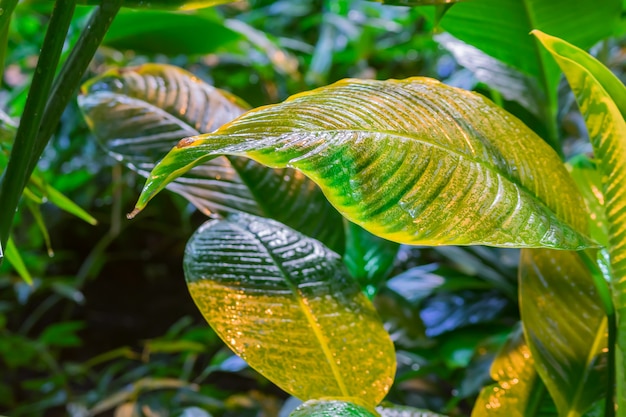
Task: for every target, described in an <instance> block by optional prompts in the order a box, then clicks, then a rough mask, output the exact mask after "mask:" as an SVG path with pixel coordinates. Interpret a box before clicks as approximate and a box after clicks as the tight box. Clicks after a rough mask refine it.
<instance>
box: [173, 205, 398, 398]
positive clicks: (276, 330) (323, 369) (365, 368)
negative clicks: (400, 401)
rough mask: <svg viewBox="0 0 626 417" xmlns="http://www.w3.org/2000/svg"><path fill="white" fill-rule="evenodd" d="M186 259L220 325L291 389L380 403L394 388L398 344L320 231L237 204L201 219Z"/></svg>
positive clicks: (198, 296)
mask: <svg viewBox="0 0 626 417" xmlns="http://www.w3.org/2000/svg"><path fill="white" fill-rule="evenodd" d="M184 266H185V276H186V277H187V281H188V285H189V291H190V292H191V295H192V297H193V299H194V301H195V302H196V305H197V306H198V308H199V309H200V311H201V312H202V314H203V315H204V317H205V318H206V319H207V321H208V322H209V323H210V324H211V326H212V327H213V328H214V329H215V331H216V333H217V334H218V335H220V337H221V338H222V339H223V340H224V341H225V342H226V343H227V344H228V345H229V346H230V347H231V349H233V350H234V351H235V352H236V353H237V354H238V355H240V356H241V357H242V358H244V359H245V360H246V361H247V362H248V363H249V364H250V366H252V367H253V368H255V369H256V370H258V371H259V372H261V373H262V374H263V375H264V376H266V377H267V378H268V379H270V380H271V381H273V382H274V383H275V384H277V385H278V386H279V387H281V388H283V389H284V390H285V391H287V392H288V393H290V394H292V395H294V396H296V397H298V398H300V399H302V400H309V399H316V398H343V399H349V398H357V399H359V400H360V402H361V403H364V404H367V405H369V406H371V407H374V406H376V405H377V404H378V403H379V402H380V401H381V400H382V399H383V397H384V396H385V394H386V393H387V391H388V390H389V388H390V386H391V383H392V381H393V376H394V372H395V354H394V348H393V344H392V343H391V340H390V339H389V336H388V334H387V333H386V331H385V329H384V327H383V325H382V322H381V321H380V319H379V317H378V315H377V314H376V311H375V310H374V307H373V306H372V304H371V303H370V301H369V300H368V299H367V297H366V296H365V294H364V293H363V292H361V289H360V287H359V285H358V284H357V283H356V282H355V281H353V280H352V278H351V277H350V276H349V275H348V272H347V270H346V269H345V266H344V265H343V263H342V261H341V258H340V257H339V256H338V255H337V254H335V253H334V252H332V251H330V250H329V249H327V248H326V247H324V246H323V245H322V244H321V243H319V242H318V241H316V240H314V239H311V238H308V237H305V236H304V235H302V234H300V233H298V232H296V231H294V230H292V229H289V228H287V227H285V226H284V225H282V224H280V223H277V222H275V221H273V220H269V219H263V218H259V217H254V216H250V215H247V214H243V213H242V214H234V215H232V216H231V217H229V219H228V220H224V221H217V220H211V221H209V222H207V223H205V224H204V225H203V226H202V227H200V229H198V231H197V232H196V233H195V234H194V235H193V237H192V238H191V239H190V241H189V243H188V245H187V249H186V251H185V260H184Z"/></svg>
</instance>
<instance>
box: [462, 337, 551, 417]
mask: <svg viewBox="0 0 626 417" xmlns="http://www.w3.org/2000/svg"><path fill="white" fill-rule="evenodd" d="M491 377H492V378H493V379H494V380H495V381H496V383H495V384H494V385H490V386H488V387H485V388H483V390H482V391H481V393H480V395H479V396H478V399H477V400H476V403H475V405H474V409H473V410H472V417H556V416H557V415H558V414H557V411H556V409H555V407H554V403H552V400H551V399H550V396H549V394H548V392H547V390H546V388H545V386H544V385H543V382H541V378H540V377H539V375H538V374H537V371H536V370H535V366H534V360H533V358H532V356H531V353H530V349H529V348H528V346H527V345H526V343H525V342H524V337H523V334H522V332H521V330H520V331H516V332H514V333H513V334H512V336H511V338H510V339H509V340H508V341H507V343H506V345H505V346H504V347H503V348H502V351H501V352H500V353H499V354H498V356H497V357H496V359H495V360H494V362H493V365H492V366H491Z"/></svg>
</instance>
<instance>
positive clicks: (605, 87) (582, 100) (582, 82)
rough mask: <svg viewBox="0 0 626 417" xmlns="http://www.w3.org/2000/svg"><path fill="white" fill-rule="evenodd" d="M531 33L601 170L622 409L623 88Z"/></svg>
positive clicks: (589, 60)
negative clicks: (566, 91) (571, 99)
mask: <svg viewBox="0 0 626 417" xmlns="http://www.w3.org/2000/svg"><path fill="white" fill-rule="evenodd" d="M533 34H534V35H535V36H536V37H537V38H538V39H539V40H540V41H541V42H542V43H543V45H544V46H545V47H546V48H547V49H548V51H550V53H551V54H552V56H553V57H554V58H555V59H556V61H557V63H558V64H559V65H560V66H561V68H562V69H563V72H564V73H565V76H566V78H567V80H568V82H569V84H570V86H571V87H572V90H573V91H574V95H575V96H576V100H577V101H578V105H579V107H580V111H581V113H582V115H583V117H584V118H585V124H586V125H587V130H588V131H589V139H590V140H591V144H592V146H593V150H594V154H595V157H596V158H597V161H598V162H597V163H598V169H599V171H600V173H601V175H602V185H603V190H602V192H603V195H604V210H605V213H606V218H607V222H608V230H609V239H608V240H609V246H608V250H609V255H610V259H611V270H612V274H611V275H612V283H611V284H612V289H613V298H614V304H615V309H616V312H617V320H618V324H617V325H618V334H617V345H618V348H619V351H620V352H619V354H618V355H617V358H618V360H617V364H616V367H617V375H618V376H617V382H618V385H617V398H618V400H617V403H618V409H620V410H626V372H625V370H624V369H625V367H624V364H626V187H625V186H624V184H626V122H625V121H624V117H625V115H626V87H624V85H623V84H622V83H621V82H620V81H619V79H618V78H617V77H616V76H615V75H614V74H613V73H612V72H611V71H610V70H609V69H608V68H606V67H605V66H603V65H602V64H601V63H600V62H599V61H597V60H596V59H595V58H593V57H592V56H591V55H589V54H587V53H586V52H584V51H582V50H580V49H578V48H576V47H575V46H572V45H570V44H568V43H567V42H565V41H562V40H560V39H558V38H555V37H553V36H550V35H546V34H545V33H542V32H540V31H534V32H533ZM621 412H624V411H621ZM623 415H626V414H623Z"/></svg>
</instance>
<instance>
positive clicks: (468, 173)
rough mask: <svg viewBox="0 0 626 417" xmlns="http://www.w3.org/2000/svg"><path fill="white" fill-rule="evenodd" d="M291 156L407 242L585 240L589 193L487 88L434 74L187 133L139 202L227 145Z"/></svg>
mask: <svg viewBox="0 0 626 417" xmlns="http://www.w3.org/2000/svg"><path fill="white" fill-rule="evenodd" d="M223 154H230V155H241V156H247V157H249V158H252V159H254V160H256V161H258V162H261V163H263V164H265V165H268V166H272V167H286V166H290V167H294V168H296V169H298V170H299V171H301V172H303V173H304V174H305V175H306V176H308V177H309V178H311V179H312V180H313V181H315V182H316V183H317V184H318V185H319V186H320V187H321V189H322V191H323V192H324V194H325V195H326V197H327V198H328V200H329V201H330V202H331V203H332V204H333V205H334V206H335V207H336V208H337V209H338V210H339V211H340V212H341V213H342V214H343V215H344V216H345V217H346V218H347V219H348V220H350V221H352V222H354V223H356V224H358V225H360V226H362V227H363V228H365V229H366V230H368V231H370V232H371V233H373V234H375V235H378V236H380V237H383V238H385V239H388V240H391V241H395V242H399V243H407V244H427V245H453V244H455V245H469V244H485V245H493V246H505V247H514V246H519V247H554V248H562V249H577V248H583V247H586V246H587V245H589V244H590V243H589V242H588V240H587V239H586V238H585V237H583V236H581V235H580V234H579V233H578V232H577V231H575V229H574V228H573V227H572V226H571V225H568V224H567V222H566V221H565V219H568V218H572V217H575V212H576V211H577V210H580V207H581V205H582V201H581V199H580V195H579V193H578V192H577V190H576V188H575V185H574V184H573V182H572V181H571V179H570V178H569V176H568V174H567V172H566V171H565V169H564V168H563V167H562V165H561V163H560V162H559V158H558V156H557V155H556V154H555V153H554V152H553V151H552V150H551V149H550V148H549V146H548V145H546V144H545V142H543V141H542V140H541V139H540V138H539V137H537V136H536V135H535V134H534V133H533V132H532V131H531V130H530V129H528V128H527V127H526V126H524V125H523V124H522V123H521V122H520V121H519V120H517V119H515V118H514V117H513V116H511V115H509V114H508V113H506V112H505V111H503V110H501V109H500V108H498V107H497V106H496V105H494V104H493V103H491V102H489V101H488V100H487V99H485V98H484V97H482V96H479V95H477V94H474V93H470V92H467V91H464V90H460V89H456V88H453V87H449V86H446V85H444V84H441V83H439V82H437V81H435V80H431V79H428V78H411V79H407V80H390V81H365V80H344V81H340V82H338V83H336V84H333V85H331V86H328V87H323V88H320V89H317V90H314V91H311V92H308V93H302V94H298V95H296V96H293V97H292V98H290V99H288V100H287V101H285V102H283V103H281V104H277V105H272V106H266V107H262V108H260V109H257V110H253V111H250V112H248V113H246V114H245V115H243V116H242V117H240V118H238V119H237V120H236V121H234V122H233V123H230V124H228V125H226V126H224V127H223V128H222V129H220V130H218V131H217V132H215V133H213V134H209V135H204V136H198V137H193V138H187V139H185V140H183V141H181V142H180V143H179V144H178V145H177V147H176V148H174V149H173V150H172V151H170V153H169V154H168V155H167V156H166V157H165V158H164V159H163V160H162V161H161V162H160V163H159V165H157V167H156V168H155V169H154V170H153V172H152V174H151V177H150V178H149V179H148V182H147V183H146V186H145V187H144V191H143V193H142V195H141V197H140V199H139V202H138V204H137V209H136V211H135V213H136V212H137V211H138V210H140V209H141V208H143V207H144V206H145V204H146V203H147V201H148V200H149V199H150V198H151V197H152V196H153V195H154V194H156V193H157V192H158V191H159V190H160V189H162V188H163V187H164V186H165V185H166V184H167V183H168V182H170V181H172V180H174V179H175V178H177V177H178V176H180V175H181V174H182V173H184V172H185V171H187V170H188V169H190V168H192V167H193V166H194V165H197V164H199V163H202V162H204V161H206V160H210V159H212V158H214V157H215V156H218V155H223Z"/></svg>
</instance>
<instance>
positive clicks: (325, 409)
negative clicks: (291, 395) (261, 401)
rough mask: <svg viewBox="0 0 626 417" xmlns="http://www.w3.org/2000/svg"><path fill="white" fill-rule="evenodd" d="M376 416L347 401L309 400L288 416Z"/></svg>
mask: <svg viewBox="0 0 626 417" xmlns="http://www.w3.org/2000/svg"><path fill="white" fill-rule="evenodd" d="M339 416H341V417H377V415H376V413H374V412H372V411H371V410H368V409H367V408H365V407H363V406H361V405H357V404H353V403H351V402H347V401H338V400H310V401H307V402H305V403H304V404H302V405H300V406H299V407H298V408H296V409H295V410H293V411H292V412H291V413H290V414H289V417H339Z"/></svg>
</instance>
